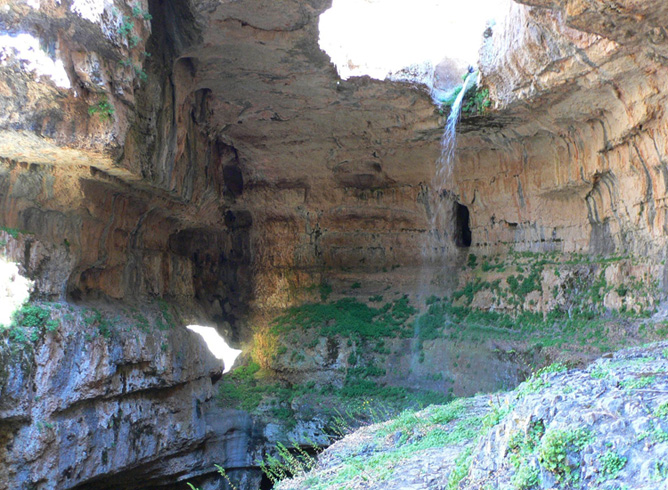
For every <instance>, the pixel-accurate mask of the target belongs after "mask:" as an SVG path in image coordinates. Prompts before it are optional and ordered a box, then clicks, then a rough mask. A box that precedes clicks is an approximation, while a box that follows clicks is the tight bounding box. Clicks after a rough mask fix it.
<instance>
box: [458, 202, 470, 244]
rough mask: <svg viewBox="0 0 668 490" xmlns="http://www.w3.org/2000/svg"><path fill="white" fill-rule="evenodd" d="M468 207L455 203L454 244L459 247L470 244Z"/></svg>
mask: <svg viewBox="0 0 668 490" xmlns="http://www.w3.org/2000/svg"><path fill="white" fill-rule="evenodd" d="M469 218H470V216H469V208H467V207H466V206H464V205H463V204H459V203H458V202H456V203H455V245H457V246H458V247H460V248H468V247H470V246H471V228H470V226H469Z"/></svg>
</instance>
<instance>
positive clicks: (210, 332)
mask: <svg viewBox="0 0 668 490" xmlns="http://www.w3.org/2000/svg"><path fill="white" fill-rule="evenodd" d="M187 328H188V330H192V331H193V332H195V333H198V334H199V335H201V336H202V338H203V339H204V342H206V346H207V347H208V348H209V350H210V351H211V353H212V354H213V355H214V356H215V357H216V358H217V359H220V360H222V361H223V365H224V366H225V369H224V370H223V372H224V373H227V372H229V371H230V370H231V369H232V366H234V361H236V360H237V357H239V354H241V351H240V350H239V349H233V348H232V347H230V346H229V345H227V342H225V339H223V338H222V337H221V336H220V334H219V333H218V332H217V331H216V329H215V328H213V327H202V326H201V325H188V327H187Z"/></svg>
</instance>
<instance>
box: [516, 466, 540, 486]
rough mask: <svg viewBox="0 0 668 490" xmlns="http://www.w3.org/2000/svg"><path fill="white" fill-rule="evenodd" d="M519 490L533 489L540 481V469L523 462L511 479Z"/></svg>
mask: <svg viewBox="0 0 668 490" xmlns="http://www.w3.org/2000/svg"><path fill="white" fill-rule="evenodd" d="M510 483H512V485H513V486H514V487H515V488H516V489H517V490H531V489H532V488H535V487H536V486H538V484H539V483H540V469H539V468H537V467H534V466H530V465H528V464H526V463H522V464H521V465H520V467H519V468H518V469H517V471H515V473H514V474H513V476H512V477H511V479H510Z"/></svg>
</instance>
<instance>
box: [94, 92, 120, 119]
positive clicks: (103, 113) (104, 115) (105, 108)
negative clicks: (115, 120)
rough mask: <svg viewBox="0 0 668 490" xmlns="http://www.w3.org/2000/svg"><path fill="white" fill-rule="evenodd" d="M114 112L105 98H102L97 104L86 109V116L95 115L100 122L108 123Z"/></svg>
mask: <svg viewBox="0 0 668 490" xmlns="http://www.w3.org/2000/svg"><path fill="white" fill-rule="evenodd" d="M114 111H115V109H114V106H113V105H111V104H110V103H109V100H108V99H107V97H106V96H104V97H102V98H100V100H98V102H97V104H95V105H92V106H90V107H89V108H88V115H89V116H92V115H94V114H97V115H98V117H99V118H100V121H109V120H111V118H112V116H113V115H114Z"/></svg>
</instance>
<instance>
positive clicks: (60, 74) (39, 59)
mask: <svg viewBox="0 0 668 490" xmlns="http://www.w3.org/2000/svg"><path fill="white" fill-rule="evenodd" d="M10 57H15V58H17V59H19V60H21V61H23V62H24V65H23V66H24V68H25V69H26V70H27V71H31V72H34V73H35V74H36V75H37V76H38V77H50V78H51V79H52V80H53V82H54V83H55V84H56V85H57V86H58V87H60V88H71V84H70V79H69V77H68V76H67V72H66V71H65V66H64V65H63V62H62V61H61V60H56V61H54V60H52V59H51V58H49V55H48V54H47V53H46V52H44V51H43V50H42V49H41V48H40V46H39V39H37V38H35V37H33V36H31V35H30V34H18V35H16V36H10V35H9V34H2V35H0V63H2V64H3V65H4V64H6V63H7V60H8V59H9V58H10Z"/></svg>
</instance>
